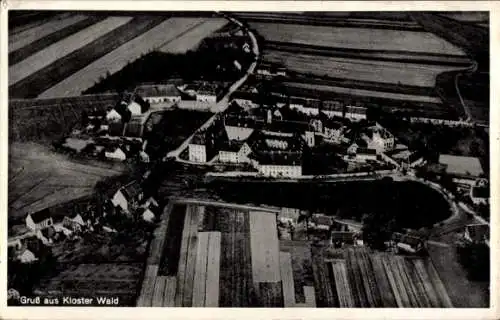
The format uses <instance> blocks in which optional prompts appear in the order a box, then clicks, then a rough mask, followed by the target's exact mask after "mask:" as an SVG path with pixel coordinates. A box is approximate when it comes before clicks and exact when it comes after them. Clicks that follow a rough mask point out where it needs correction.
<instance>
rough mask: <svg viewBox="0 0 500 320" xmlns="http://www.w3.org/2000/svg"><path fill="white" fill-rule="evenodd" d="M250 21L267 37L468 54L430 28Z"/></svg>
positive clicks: (341, 45) (388, 48) (253, 26)
mask: <svg viewBox="0 0 500 320" xmlns="http://www.w3.org/2000/svg"><path fill="white" fill-rule="evenodd" d="M249 25H250V27H251V28H252V29H254V30H255V31H256V32H257V33H258V34H259V35H260V36H262V37H263V38H264V39H265V40H266V41H281V42H291V43H299V44H305V45H320V46H325V47H340V48H350V49H371V50H398V51H405V52H423V53H439V54H452V55H464V53H463V51H462V50H461V49H459V48H457V47H455V46H454V45H452V44H451V43H449V42H447V41H445V40H443V39H441V38H439V37H438V36H435V35H434V34H432V33H429V32H414V31H398V30H379V29H369V28H335V27H324V26H305V25H298V24H295V25H294V24H280V23H260V22H255V23H254V22H251V23H249Z"/></svg>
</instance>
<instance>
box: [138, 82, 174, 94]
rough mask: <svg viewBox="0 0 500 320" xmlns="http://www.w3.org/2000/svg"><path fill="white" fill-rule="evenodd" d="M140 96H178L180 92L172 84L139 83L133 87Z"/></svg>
mask: <svg viewBox="0 0 500 320" xmlns="http://www.w3.org/2000/svg"><path fill="white" fill-rule="evenodd" d="M135 93H136V94H138V95H139V96H141V97H178V96H180V95H181V92H180V91H179V89H177V87H176V86H175V85H173V84H155V85H141V86H138V87H137V88H136V89H135Z"/></svg>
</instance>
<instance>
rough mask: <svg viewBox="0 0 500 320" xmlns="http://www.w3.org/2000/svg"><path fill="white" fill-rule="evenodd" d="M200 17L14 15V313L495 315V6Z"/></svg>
mask: <svg viewBox="0 0 500 320" xmlns="http://www.w3.org/2000/svg"><path fill="white" fill-rule="evenodd" d="M200 8H204V9H203V10H201V9H200V10H188V11H178V10H170V11H147V10H145V9H143V10H141V6H140V5H139V4H138V5H137V10H133V11H132V10H120V9H119V8H115V9H114V10H97V9H96V10H87V9H85V10H60V9H57V10H56V9H50V10H46V9H44V10H34V9H31V10H24V9H9V10H8V12H7V15H8V21H7V23H5V24H8V32H5V33H4V34H6V35H8V39H7V40H6V41H5V42H8V45H7V46H6V48H7V50H6V51H8V52H5V53H4V55H6V56H8V57H6V58H7V59H4V60H3V61H4V62H7V61H8V63H7V64H8V66H5V68H4V70H5V71H6V72H7V74H8V76H7V77H5V79H6V81H7V82H8V85H7V83H4V88H5V89H6V95H8V107H7V108H5V109H7V110H8V175H7V176H8V178H7V180H8V183H7V186H8V197H6V199H7V202H8V204H7V205H6V206H5V208H6V210H7V214H6V216H7V217H6V218H7V219H8V222H7V223H6V224H7V227H6V230H7V235H8V243H7V245H5V246H3V248H5V251H7V252H6V254H5V258H6V260H4V261H2V264H7V274H6V276H7V279H6V282H7V286H6V290H7V293H6V294H5V297H6V300H7V301H6V302H5V303H6V304H7V306H9V307H11V306H12V307H25V308H29V307H164V308H177V307H185V308H200V307H208V308H490V307H491V304H490V295H492V294H493V292H491V290H490V285H491V283H492V280H490V276H491V272H490V261H491V259H490V211H491V210H490V198H492V197H490V154H491V152H490V18H491V17H490V12H489V11H486V10H484V11H435V10H433V11H425V7H422V8H421V10H424V11H405V10H399V11H395V10H392V11H384V10H382V11H359V10H363V7H359V9H358V10H357V11H332V10H331V9H330V10H324V11H290V10H283V11H257V10H256V9H257V8H258V7H257V5H255V8H256V9H255V10H247V11H244V10H243V11H237V10H232V9H229V7H228V9H227V10H220V11H219V10H214V11H209V10H206V9H205V7H201V6H200ZM304 9H307V8H306V7H305V8H304ZM6 101H7V100H6ZM6 118H7V116H6ZM6 130H7V129H6ZM492 141H493V140H492ZM6 158H7V156H6ZM6 193H7V192H6Z"/></svg>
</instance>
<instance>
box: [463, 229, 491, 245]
mask: <svg viewBox="0 0 500 320" xmlns="http://www.w3.org/2000/svg"><path fill="white" fill-rule="evenodd" d="M464 239H465V240H467V241H469V242H471V243H484V244H486V245H488V246H489V245H490V226H489V225H488V224H485V223H484V224H468V225H466V226H465V231H464Z"/></svg>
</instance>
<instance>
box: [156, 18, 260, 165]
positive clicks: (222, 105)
mask: <svg viewBox="0 0 500 320" xmlns="http://www.w3.org/2000/svg"><path fill="white" fill-rule="evenodd" d="M220 14H221V15H223V16H224V17H225V18H226V19H228V20H229V21H231V22H233V23H235V24H237V25H238V26H240V27H241V28H245V26H244V25H243V23H241V22H240V21H238V20H236V19H235V18H233V17H230V16H228V15H226V14H223V13H220ZM247 31H248V35H249V36H250V40H251V41H252V51H253V53H254V55H255V61H254V62H253V63H252V64H251V65H250V67H249V68H248V70H247V72H246V73H245V75H244V76H243V77H241V79H239V80H238V81H236V82H235V83H233V85H232V86H231V87H230V88H229V90H228V91H227V93H226V95H225V96H224V97H223V98H222V99H221V100H220V101H219V102H217V104H216V105H215V107H214V110H213V111H214V112H215V114H214V115H213V116H212V117H210V119H208V120H207V121H206V122H205V123H204V124H203V125H202V126H201V127H200V128H199V129H198V130H196V131H199V130H203V129H206V128H208V127H210V125H211V124H212V122H214V120H215V118H216V117H217V114H218V113H219V112H223V111H224V110H226V108H227V107H228V105H229V97H230V96H231V94H232V93H233V92H234V91H236V90H237V89H238V88H239V87H240V86H241V85H242V84H243V83H244V82H245V81H246V80H247V78H248V76H249V75H251V74H252V73H253V72H254V71H255V68H256V67H257V60H258V58H259V54H260V53H259V45H258V43H257V38H255V35H254V34H253V32H252V31H250V30H247ZM196 131H195V132H196ZM193 136H194V133H193V134H192V135H190V136H189V137H188V138H187V139H186V140H185V141H184V142H183V143H182V144H181V145H180V146H179V147H177V149H175V150H172V151H170V152H168V154H167V155H166V156H165V157H164V158H163V161H166V160H167V159H168V158H175V160H176V161H178V162H185V163H191V161H186V160H183V159H180V158H179V155H180V154H181V152H182V151H184V149H186V148H187V146H188V145H189V142H191V139H192V138H193ZM196 164H199V163H196Z"/></svg>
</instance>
